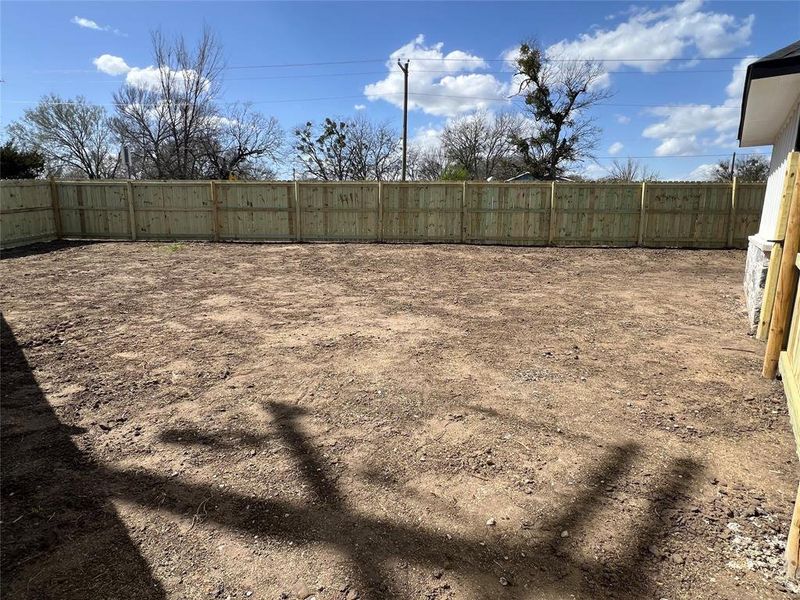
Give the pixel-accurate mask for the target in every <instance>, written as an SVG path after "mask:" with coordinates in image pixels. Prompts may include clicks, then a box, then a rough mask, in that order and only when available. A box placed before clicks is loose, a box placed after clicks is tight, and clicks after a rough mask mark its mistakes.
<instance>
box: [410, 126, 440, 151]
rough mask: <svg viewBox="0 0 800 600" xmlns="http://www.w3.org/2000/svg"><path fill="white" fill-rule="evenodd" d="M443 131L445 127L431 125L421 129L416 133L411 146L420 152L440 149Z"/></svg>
mask: <svg viewBox="0 0 800 600" xmlns="http://www.w3.org/2000/svg"><path fill="white" fill-rule="evenodd" d="M442 131H444V127H436V126H435V125H430V124H428V125H426V126H424V127H419V128H417V129H416V130H415V131H414V135H413V136H412V137H411V141H410V145H411V146H413V147H414V148H418V149H420V150H430V149H435V148H438V147H439V146H440V144H441V140H442Z"/></svg>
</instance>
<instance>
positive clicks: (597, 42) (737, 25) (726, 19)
mask: <svg viewBox="0 0 800 600" xmlns="http://www.w3.org/2000/svg"><path fill="white" fill-rule="evenodd" d="M702 4H703V2H702V0H684V1H683V2H680V3H678V4H671V5H667V6H664V7H662V8H659V9H655V10H636V11H633V12H632V13H631V14H630V16H629V17H628V19H627V20H626V21H624V22H622V23H619V24H618V25H617V26H616V27H615V28H613V29H596V30H594V31H592V32H591V33H585V34H582V35H580V36H579V37H578V39H577V40H574V41H567V40H562V41H560V42H558V43H557V44H553V45H552V46H550V47H549V48H548V49H547V54H548V56H550V57H551V58H559V59H564V58H576V59H578V58H595V59H603V60H605V61H607V62H605V63H604V65H605V66H606V67H607V68H608V69H611V70H613V69H617V68H620V67H622V66H627V67H630V68H633V69H639V70H641V71H645V72H651V73H652V72H656V71H659V70H661V69H662V68H663V67H664V66H666V65H667V64H668V61H669V60H672V59H676V58H681V57H683V56H684V55H685V54H686V53H688V52H692V53H693V54H695V55H696V56H697V57H700V58H717V57H721V56H725V55H726V54H729V53H730V52H731V51H733V50H735V49H737V48H740V47H742V46H744V45H746V44H747V43H748V42H749V40H750V34H751V32H752V27H753V15H750V16H748V17H745V18H743V19H737V18H736V17H735V16H733V15H728V14H724V13H718V12H712V11H708V12H704V11H702V10H701V7H702ZM634 59H648V60H646V61H642V60H634Z"/></svg>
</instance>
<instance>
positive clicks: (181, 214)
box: [133, 181, 214, 240]
mask: <svg viewBox="0 0 800 600" xmlns="http://www.w3.org/2000/svg"><path fill="white" fill-rule="evenodd" d="M133 206H134V212H135V213H136V226H137V229H138V231H137V232H136V233H137V236H138V237H139V238H140V239H149V240H159V239H161V240H179V239H187V240H210V239H213V237H214V227H213V210H212V206H211V185H210V183H209V182H207V181H204V182H149V181H148V182H139V181H137V182H136V183H135V184H134V186H133Z"/></svg>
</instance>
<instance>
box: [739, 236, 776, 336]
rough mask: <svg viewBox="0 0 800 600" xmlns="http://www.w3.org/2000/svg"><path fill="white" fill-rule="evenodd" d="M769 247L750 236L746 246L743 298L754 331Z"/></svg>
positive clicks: (767, 263)
mask: <svg viewBox="0 0 800 600" xmlns="http://www.w3.org/2000/svg"><path fill="white" fill-rule="evenodd" d="M769 247H771V245H770V244H769V243H764V242H762V241H760V240H759V239H757V236H750V243H749V245H748V246H747V262H746V263H745V269H744V296H745V301H746V303H747V317H748V319H749V321H750V327H751V328H752V329H753V330H755V328H756V327H757V326H758V320H759V319H760V318H761V300H762V298H763V297H764V282H765V281H766V279H767V269H768V267H769V254H770V249H769Z"/></svg>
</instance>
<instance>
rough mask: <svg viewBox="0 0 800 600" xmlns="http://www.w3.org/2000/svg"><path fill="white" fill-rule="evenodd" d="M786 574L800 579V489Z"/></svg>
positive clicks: (791, 533) (790, 536)
mask: <svg viewBox="0 0 800 600" xmlns="http://www.w3.org/2000/svg"><path fill="white" fill-rule="evenodd" d="M786 574H787V575H788V576H789V577H793V578H794V577H800V487H798V488H797V500H795V503H794V513H793V514H792V520H791V522H790V524H789V539H788V540H787V541H786Z"/></svg>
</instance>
